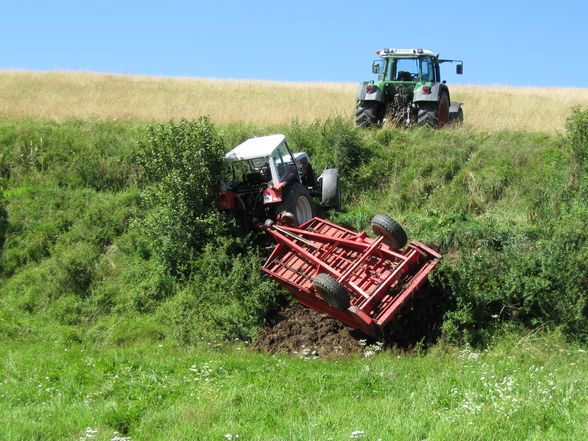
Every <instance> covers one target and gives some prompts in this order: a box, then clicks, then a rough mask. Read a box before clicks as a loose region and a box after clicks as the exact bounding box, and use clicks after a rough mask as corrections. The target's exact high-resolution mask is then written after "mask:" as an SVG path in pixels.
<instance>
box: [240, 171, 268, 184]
mask: <svg viewBox="0 0 588 441" xmlns="http://www.w3.org/2000/svg"><path fill="white" fill-rule="evenodd" d="M267 181H268V179H267V177H265V176H264V175H262V174H261V173H260V172H251V173H247V174H246V175H245V182H247V183H248V184H253V185H259V184H265V183H266V182H267Z"/></svg>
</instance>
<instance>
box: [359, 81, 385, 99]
mask: <svg viewBox="0 0 588 441" xmlns="http://www.w3.org/2000/svg"><path fill="white" fill-rule="evenodd" d="M357 100H358V101H377V102H380V103H383V102H384V84H383V83H381V82H374V81H364V82H363V83H361V84H360V85H359V91H358V92H357Z"/></svg>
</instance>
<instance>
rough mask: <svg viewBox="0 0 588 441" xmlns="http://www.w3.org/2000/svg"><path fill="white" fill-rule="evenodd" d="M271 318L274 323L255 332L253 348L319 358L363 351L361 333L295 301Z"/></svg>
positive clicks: (344, 355)
mask: <svg viewBox="0 0 588 441" xmlns="http://www.w3.org/2000/svg"><path fill="white" fill-rule="evenodd" d="M272 319H273V321H275V323H276V324H275V325H274V326H271V327H267V328H263V329H261V330H260V331H259V337H258V339H257V340H256V341H255V342H254V343H253V344H252V345H251V347H252V348H253V349H257V350H260V351H264V352H270V353H275V352H284V353H288V354H294V355H298V356H301V357H313V356H318V357H322V358H333V357H347V356H350V355H352V354H362V353H363V350H364V345H365V342H362V343H363V344H362V343H360V340H362V339H364V340H365V339H366V337H365V336H364V335H362V334H361V333H358V332H357V331H354V330H352V329H350V328H348V327H346V326H344V325H343V324H342V323H339V322H338V321H337V320H335V319H332V318H330V317H329V316H327V315H326V314H321V313H319V312H317V311H314V310H312V309H309V308H306V307H304V306H302V305H301V304H299V303H294V304H291V305H288V306H285V307H284V308H282V309H281V310H280V311H278V312H277V313H276V315H275V316H274V317H272Z"/></svg>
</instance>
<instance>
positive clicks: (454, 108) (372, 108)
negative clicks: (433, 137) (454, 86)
mask: <svg viewBox="0 0 588 441" xmlns="http://www.w3.org/2000/svg"><path fill="white" fill-rule="evenodd" d="M376 54H378V55H380V57H381V58H380V59H378V60H375V61H374V62H373V63H372V73H373V74H375V75H377V76H378V78H377V79H376V80H371V81H364V82H363V83H361V85H360V87H359V92H358V94H357V107H356V112H355V123H356V125H358V126H360V127H381V126H382V125H383V124H384V123H385V122H388V121H389V122H391V123H393V124H395V125H397V126H402V127H410V126H412V125H415V124H416V125H424V126H428V127H432V128H441V127H443V126H445V125H447V124H449V123H455V124H461V123H462V122H463V110H462V108H461V106H462V103H459V102H452V101H451V99H450V95H449V88H448V87H447V84H445V81H442V80H441V70H440V68H439V66H440V65H441V64H442V63H457V66H456V73H457V74H458V75H461V74H462V73H463V62H462V61H461V60H442V59H439V54H434V53H433V52H431V51H429V50H426V49H384V50H380V51H377V52H376Z"/></svg>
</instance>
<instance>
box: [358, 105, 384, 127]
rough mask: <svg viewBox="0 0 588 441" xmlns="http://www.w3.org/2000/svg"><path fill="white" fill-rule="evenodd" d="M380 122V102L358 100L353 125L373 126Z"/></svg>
mask: <svg viewBox="0 0 588 441" xmlns="http://www.w3.org/2000/svg"><path fill="white" fill-rule="evenodd" d="M379 123H380V103H378V102H376V101H359V102H358V103H357V107H356V108H355V125H356V126H358V127H374V126H377V125H378V124H379Z"/></svg>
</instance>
